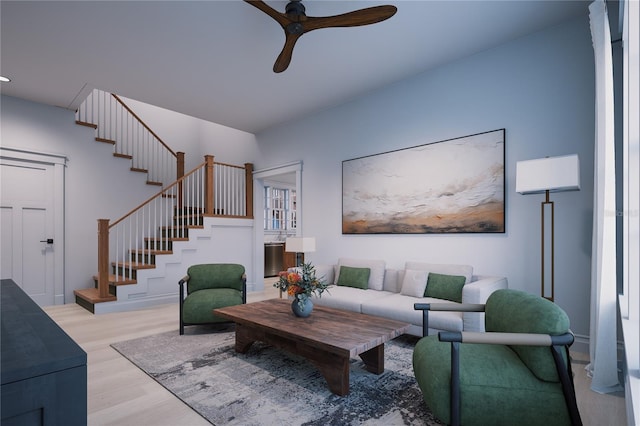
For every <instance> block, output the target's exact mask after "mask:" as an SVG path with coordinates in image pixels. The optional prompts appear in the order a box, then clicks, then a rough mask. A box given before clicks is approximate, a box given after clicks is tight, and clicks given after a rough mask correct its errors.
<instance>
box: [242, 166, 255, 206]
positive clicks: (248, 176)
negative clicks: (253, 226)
mask: <svg viewBox="0 0 640 426" xmlns="http://www.w3.org/2000/svg"><path fill="white" fill-rule="evenodd" d="M244 184H245V197H246V200H245V206H246V211H245V212H244V215H245V216H246V217H247V218H249V219H253V164H251V163H244Z"/></svg>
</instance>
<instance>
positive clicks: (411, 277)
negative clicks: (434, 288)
mask: <svg viewBox="0 0 640 426" xmlns="http://www.w3.org/2000/svg"><path fill="white" fill-rule="evenodd" d="M427 276H429V272H428V271H414V270H413V269H409V270H406V271H404V278H403V279H402V288H401V289H400V294H403V295H405V296H411V297H425V296H427V295H426V294H425V288H427Z"/></svg>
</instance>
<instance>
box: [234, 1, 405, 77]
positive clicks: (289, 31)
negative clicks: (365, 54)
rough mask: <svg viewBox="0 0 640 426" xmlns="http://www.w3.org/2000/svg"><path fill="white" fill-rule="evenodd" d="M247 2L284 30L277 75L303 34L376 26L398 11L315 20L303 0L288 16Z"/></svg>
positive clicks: (380, 10)
mask: <svg viewBox="0 0 640 426" xmlns="http://www.w3.org/2000/svg"><path fill="white" fill-rule="evenodd" d="M244 1H246V2H247V3H249V4H250V5H252V6H254V7H256V8H258V9H260V10H261V11H263V12H264V13H266V14H267V15H269V16H271V17H272V18H273V19H275V20H276V21H277V22H278V23H279V24H280V26H281V27H282V29H283V30H284V33H285V36H286V39H285V42H284V47H283V48H282V52H280V55H279V56H278V58H277V59H276V62H275V64H274V65H273V71H274V72H277V73H280V72H282V71H284V70H286V69H287V67H288V66H289V63H290V62H291V55H292V54H293V47H294V46H295V44H296V42H297V41H298V39H299V38H300V37H301V36H302V35H303V34H305V33H308V32H309V31H313V30H318V29H321V28H331V27H357V26H360V25H369V24H375V23H377V22H382V21H384V20H386V19H389V18H391V17H392V16H393V15H395V13H396V12H397V10H398V9H397V8H396V7H395V6H389V5H387V6H374V7H368V8H365V9H360V10H355V11H353V12H348V13H344V14H341V15H334V16H325V17H313V16H307V15H305V7H304V6H303V5H302V2H301V0H291V1H290V2H289V3H288V4H287V6H286V12H285V13H281V12H278V11H277V10H275V9H274V8H272V7H271V6H269V5H267V4H266V3H265V2H264V1H262V0H244Z"/></svg>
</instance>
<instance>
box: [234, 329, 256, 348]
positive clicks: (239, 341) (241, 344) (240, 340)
mask: <svg viewBox="0 0 640 426" xmlns="http://www.w3.org/2000/svg"><path fill="white" fill-rule="evenodd" d="M255 341H256V339H255V338H254V337H253V335H252V334H251V330H250V329H248V328H247V327H244V326H243V325H242V324H236V352H239V353H241V354H244V353H247V351H248V350H249V348H250V347H251V345H252V344H253V342H255Z"/></svg>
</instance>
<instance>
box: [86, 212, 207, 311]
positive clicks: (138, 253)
mask: <svg viewBox="0 0 640 426" xmlns="http://www.w3.org/2000/svg"><path fill="white" fill-rule="evenodd" d="M182 210H183V211H182V212H180V211H178V207H177V206H176V207H174V216H173V225H171V226H162V227H160V228H159V235H158V236H152V237H144V239H143V248H141V249H138V248H134V249H129V250H128V258H127V259H126V260H120V261H112V262H110V267H111V273H110V274H109V275H108V277H107V284H108V295H107V296H106V297H102V296H101V295H100V290H99V283H100V281H99V280H100V277H99V275H94V276H93V281H94V285H95V286H94V288H88V289H84V290H75V291H74V294H75V296H76V303H77V304H79V305H80V306H82V307H84V308H85V309H87V310H88V311H90V312H92V313H95V305H96V304H99V303H104V302H115V301H117V300H118V298H117V295H118V287H120V286H126V285H133V284H137V283H138V274H139V271H145V270H149V269H155V268H156V258H157V256H167V255H172V254H173V253H174V252H173V245H174V242H178V241H181V242H188V241H189V230H190V229H204V226H202V225H199V224H201V223H202V222H203V220H204V212H202V210H199V211H198V212H197V214H194V213H193V209H191V208H184V209H182ZM107 225H108V223H107ZM103 226H104V225H103Z"/></svg>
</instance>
